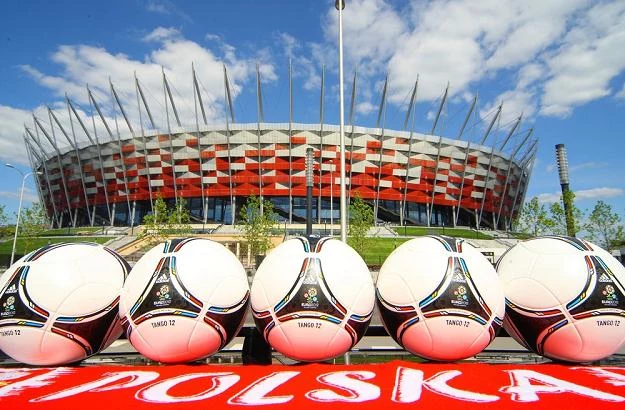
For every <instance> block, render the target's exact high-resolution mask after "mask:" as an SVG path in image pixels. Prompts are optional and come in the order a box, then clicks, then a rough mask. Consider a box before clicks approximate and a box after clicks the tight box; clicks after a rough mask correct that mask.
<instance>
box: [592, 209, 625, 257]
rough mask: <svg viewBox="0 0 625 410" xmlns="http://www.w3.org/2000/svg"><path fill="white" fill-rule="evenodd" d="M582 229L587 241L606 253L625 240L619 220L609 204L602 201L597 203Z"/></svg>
mask: <svg viewBox="0 0 625 410" xmlns="http://www.w3.org/2000/svg"><path fill="white" fill-rule="evenodd" d="M584 228H585V230H586V232H588V239H590V240H591V241H593V242H596V243H597V244H598V245H599V246H601V247H603V248H604V249H606V250H607V251H608V252H609V251H611V250H612V249H614V248H615V246H616V245H617V244H618V243H619V242H621V241H623V239H624V238H625V233H624V232H623V226H622V225H621V218H620V217H619V216H618V214H617V213H616V212H614V210H613V209H612V206H611V205H610V204H607V203H605V202H603V201H598V202H597V204H596V205H595V207H594V209H593V210H592V212H591V213H590V215H589V216H588V221H587V222H586V224H585V225H584Z"/></svg>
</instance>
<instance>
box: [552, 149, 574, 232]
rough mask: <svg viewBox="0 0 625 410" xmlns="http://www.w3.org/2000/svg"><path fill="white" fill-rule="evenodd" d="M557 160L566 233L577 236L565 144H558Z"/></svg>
mask: <svg viewBox="0 0 625 410" xmlns="http://www.w3.org/2000/svg"><path fill="white" fill-rule="evenodd" d="M556 161H557V163H558V174H559V177H560V188H562V203H563V204H564V216H565V220H566V234H567V235H568V236H572V237H575V220H574V219H573V209H572V204H571V191H570V189H569V161H568V159H567V156H566V148H565V147H564V144H557V145H556Z"/></svg>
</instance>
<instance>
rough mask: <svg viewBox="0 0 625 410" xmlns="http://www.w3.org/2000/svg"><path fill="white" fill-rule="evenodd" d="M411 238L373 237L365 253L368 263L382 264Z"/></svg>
mask: <svg viewBox="0 0 625 410" xmlns="http://www.w3.org/2000/svg"><path fill="white" fill-rule="evenodd" d="M409 240H410V238H371V243H370V246H369V248H368V249H367V251H366V252H365V255H364V258H363V259H364V260H365V262H366V263H367V265H370V266H380V265H382V263H384V260H385V259H386V258H387V256H388V255H390V254H391V252H393V250H395V248H397V247H398V246H399V245H401V244H402V243H404V242H406V241H409Z"/></svg>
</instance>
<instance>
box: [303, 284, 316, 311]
mask: <svg viewBox="0 0 625 410" xmlns="http://www.w3.org/2000/svg"><path fill="white" fill-rule="evenodd" d="M317 294H318V291H317V289H316V288H313V287H310V288H308V289H307V290H306V292H305V293H304V299H305V302H303V303H302V307H304V308H308V309H316V308H317V307H319V298H317Z"/></svg>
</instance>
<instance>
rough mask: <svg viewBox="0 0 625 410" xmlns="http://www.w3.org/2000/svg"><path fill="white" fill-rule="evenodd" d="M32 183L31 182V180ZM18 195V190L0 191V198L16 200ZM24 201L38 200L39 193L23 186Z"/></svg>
mask: <svg viewBox="0 0 625 410" xmlns="http://www.w3.org/2000/svg"><path fill="white" fill-rule="evenodd" d="M31 183H32V182H31ZM19 197H20V192H19V190H18V191H0V198H6V199H15V200H18V199H19ZM23 200H24V202H26V203H28V202H38V201H39V195H37V192H36V191H33V190H32V189H31V188H28V187H27V186H24V198H23Z"/></svg>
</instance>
